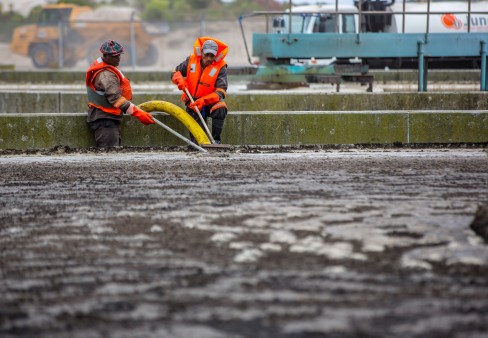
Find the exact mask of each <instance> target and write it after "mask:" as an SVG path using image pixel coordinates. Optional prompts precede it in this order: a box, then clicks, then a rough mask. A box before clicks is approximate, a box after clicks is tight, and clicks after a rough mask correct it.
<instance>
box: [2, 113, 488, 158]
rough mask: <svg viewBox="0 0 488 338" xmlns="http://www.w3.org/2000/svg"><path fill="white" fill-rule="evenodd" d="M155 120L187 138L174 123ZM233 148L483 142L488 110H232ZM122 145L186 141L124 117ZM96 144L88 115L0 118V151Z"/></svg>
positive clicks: (229, 136) (229, 134) (228, 129)
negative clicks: (261, 111) (260, 111)
mask: <svg viewBox="0 0 488 338" xmlns="http://www.w3.org/2000/svg"><path fill="white" fill-rule="evenodd" d="M155 116H156V118H157V119H159V120H160V121H162V122H163V123H165V124H167V125H168V126H170V127H171V128H173V129H174V130H176V131H178V132H179V133H181V134H183V135H184V136H185V137H188V136H189V132H188V131H187V130H186V129H185V128H184V127H183V125H182V124H181V123H180V122H179V121H177V120H176V119H174V118H172V117H170V116H168V115H166V114H155ZM222 137H223V140H224V142H225V143H229V144H233V145H280V144H287V145H306V144H393V143H404V144H409V143H486V142H488V110H484V111H465V112H457V111H444V112H438V111H422V112H395V111H367V112H366V111H365V112H348V111H345V112H322V111H320V112H317V111H316V112H288V111H281V112H265V113H259V112H234V113H230V114H229V115H228V118H227V119H226V123H225V129H224V133H223V135H222ZM122 138H123V145H124V146H154V147H157V146H169V145H184V144H185V143H184V142H183V141H181V140H179V139H178V138H176V137H175V136H173V135H171V134H170V133H168V132H167V131H165V130H164V129H163V128H161V127H159V126H157V125H151V126H144V125H142V124H141V123H139V121H137V120H136V119H135V118H132V117H125V118H124V121H123V124H122ZM59 145H64V146H69V147H72V148H87V147H92V146H94V145H95V143H94V141H93V136H92V135H91V133H90V130H89V128H88V125H87V124H86V114H84V113H78V114H76V113H74V114H22V115H12V114H0V149H17V150H25V149H46V148H52V147H54V146H59Z"/></svg>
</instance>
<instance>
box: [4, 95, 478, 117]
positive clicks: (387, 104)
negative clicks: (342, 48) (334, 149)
mask: <svg viewBox="0 0 488 338" xmlns="http://www.w3.org/2000/svg"><path fill="white" fill-rule="evenodd" d="M152 100H163V101H168V102H171V103H174V104H176V105H180V106H182V103H181V101H180V94H178V93H174V92H173V93H161V94H155V93H152V94H135V95H134V99H133V102H135V103H137V104H139V103H142V102H146V101H152ZM226 102H227V105H228V106H229V110H230V111H233V112H236V111H257V112H265V111H283V110H287V111H372V110H394V111H408V110H461V111H464V110H488V92H468V93H459V92H458V93H454V92H453V93H449V92H448V93H445V92H439V93H354V94H350V93H344V94H342V93H312V94H311V93H286V94H276V93H260V94H248V93H243V94H241V93H238V94H231V95H228V97H227V99H226ZM86 109H87V101H86V94H85V93H70V92H41V93H30V92H28V93H22V92H1V93H0V113H2V114H23V113H46V114H47V113H83V112H85V111H86Z"/></svg>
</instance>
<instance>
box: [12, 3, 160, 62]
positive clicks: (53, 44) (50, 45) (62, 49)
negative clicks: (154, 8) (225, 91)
mask: <svg viewBox="0 0 488 338" xmlns="http://www.w3.org/2000/svg"><path fill="white" fill-rule="evenodd" d="M134 14H135V12H134V11H133V10H132V9H130V8H114V7H105V8H99V9H96V10H92V9H91V8H90V7H88V6H78V5H74V4H64V3H61V4H51V5H45V6H43V8H42V11H41V14H40V18H39V22H38V23H37V24H33V25H25V26H20V27H17V28H16V29H15V30H14V33H13V36H12V41H11V43H10V50H11V51H12V52H13V53H16V54H19V55H24V56H28V57H30V58H31V59H32V63H33V64H34V66H35V67H37V68H57V67H59V66H61V67H72V66H74V65H75V64H76V63H77V62H78V61H79V60H87V62H88V64H90V63H91V62H92V61H93V60H94V59H95V58H96V57H98V56H100V50H99V49H100V45H101V44H102V43H103V42H104V41H106V40H115V41H117V42H119V43H121V44H122V45H123V46H124V48H125V56H124V57H123V58H122V62H121V65H122V66H123V65H127V64H131V62H133V61H136V64H137V65H140V66H150V65H153V64H155V63H156V62H157V60H158V50H157V48H156V46H155V45H154V44H153V39H154V38H153V36H152V35H150V34H149V33H147V32H146V30H145V29H144V26H143V24H142V22H141V21H139V20H135V19H134ZM131 40H133V41H134V44H135V47H136V48H135V49H136V54H135V55H134V56H132V54H131V52H132V50H131Z"/></svg>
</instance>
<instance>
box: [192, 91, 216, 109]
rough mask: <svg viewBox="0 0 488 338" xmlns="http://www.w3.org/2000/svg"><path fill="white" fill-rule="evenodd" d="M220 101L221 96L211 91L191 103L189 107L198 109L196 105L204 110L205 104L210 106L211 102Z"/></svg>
mask: <svg viewBox="0 0 488 338" xmlns="http://www.w3.org/2000/svg"><path fill="white" fill-rule="evenodd" d="M219 101H220V96H219V94H217V93H210V94H208V95H205V96H204V97H201V98H199V99H198V100H196V101H195V103H190V104H189V105H188V107H190V108H192V109H193V110H195V111H196V109H195V107H198V109H199V110H200V111H202V108H203V106H208V105H209V104H214V103H217V102H219Z"/></svg>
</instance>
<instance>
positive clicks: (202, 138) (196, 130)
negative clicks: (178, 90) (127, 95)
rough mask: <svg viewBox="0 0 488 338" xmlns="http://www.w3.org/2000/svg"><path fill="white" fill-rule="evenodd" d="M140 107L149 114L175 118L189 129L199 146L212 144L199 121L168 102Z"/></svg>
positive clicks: (151, 102)
mask: <svg viewBox="0 0 488 338" xmlns="http://www.w3.org/2000/svg"><path fill="white" fill-rule="evenodd" d="M138 107H139V108H141V109H142V110H144V111H146V112H148V113H150V112H153V111H161V112H165V113H168V114H169V115H171V116H173V117H174V118H175V119H177V120H178V121H180V122H181V123H183V125H184V126H185V127H186V129H188V130H189V131H190V133H191V134H192V135H193V137H194V138H195V140H196V143H197V144H210V140H209V139H208V136H207V134H206V133H205V131H204V130H203V129H202V127H200V125H199V124H198V123H197V121H195V119H194V118H193V117H191V115H190V114H188V113H187V112H186V111H184V110H183V109H181V108H180V107H178V106H177V105H175V104H173V103H170V102H166V101H157V100H155V101H147V102H144V103H141V104H140V105H138Z"/></svg>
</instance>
